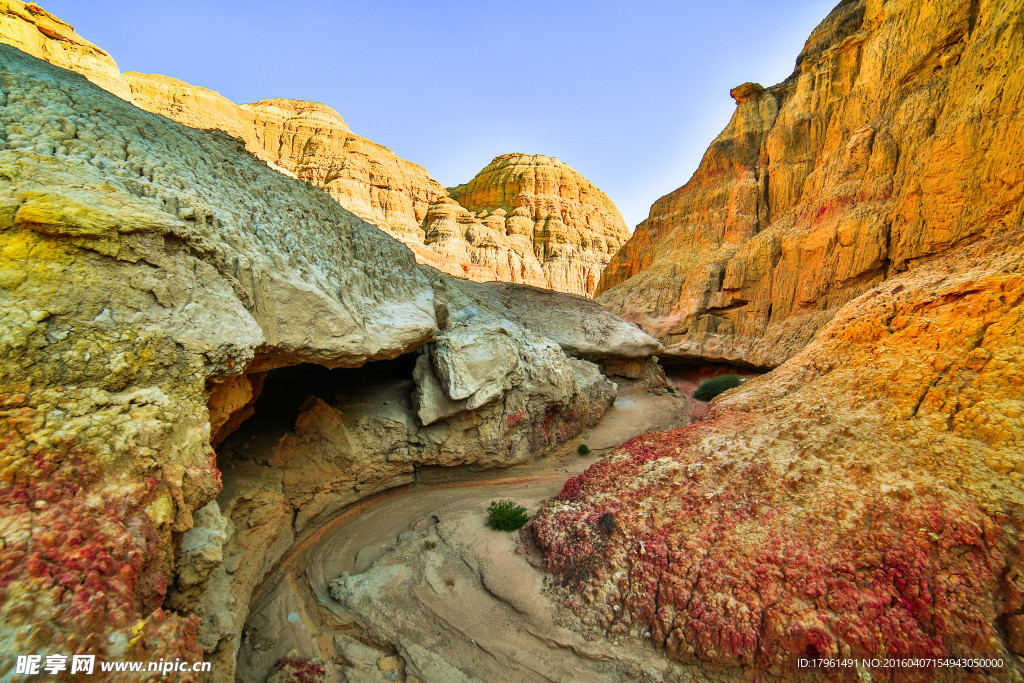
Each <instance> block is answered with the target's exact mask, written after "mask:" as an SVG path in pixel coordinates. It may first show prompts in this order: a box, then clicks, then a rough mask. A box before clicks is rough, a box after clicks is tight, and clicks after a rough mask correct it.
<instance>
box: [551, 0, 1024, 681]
mask: <svg viewBox="0 0 1024 683" xmlns="http://www.w3.org/2000/svg"><path fill="white" fill-rule="evenodd" d="M1022 9H1024V6H1022V5H1021V3H1019V2H1013V3H984V2H982V3H969V2H944V1H939V2H923V3H891V2H886V3H882V2H875V1H874V0H866V1H863V2H843V3H841V4H840V5H839V6H838V7H837V8H836V9H835V10H834V11H833V13H832V14H831V15H830V16H829V18H828V19H826V21H825V22H824V23H823V24H822V25H821V26H820V27H819V28H818V29H817V30H816V31H815V33H814V34H813V35H812V36H811V39H810V40H809V41H808V43H807V46H806V47H805V49H804V52H803V54H802V55H801V59H800V61H799V63H798V72H797V74H796V75H794V77H793V78H792V79H791V80H789V81H787V82H786V83H784V84H782V85H780V86H776V87H775V88H771V89H768V90H762V89H760V88H759V87H756V86H753V85H750V84H748V85H747V86H743V87H741V88H738V89H736V90H734V93H733V94H734V96H735V97H736V98H737V100H738V101H739V107H738V109H737V112H736V114H735V115H734V117H733V120H732V122H731V123H730V125H729V128H727V130H726V131H725V132H724V133H723V134H722V135H721V136H719V138H718V139H717V140H716V141H715V142H714V143H713V144H712V147H711V149H710V150H709V151H708V153H707V155H706V156H705V158H704V161H703V162H702V165H701V168H700V170H699V171H698V172H697V173H696V174H695V176H694V178H693V179H692V180H691V181H690V183H689V184H687V185H686V186H684V187H683V188H681V189H680V190H677V191H676V192H675V193H673V194H671V195H669V196H668V197H665V198H663V199H662V200H660V201H659V202H658V204H656V205H655V207H654V209H653V210H652V215H651V218H650V219H649V220H648V221H647V222H646V223H645V224H644V225H643V226H641V229H640V230H638V234H637V236H636V237H634V239H633V240H632V241H631V242H630V243H629V245H627V247H626V248H625V249H624V250H623V251H622V252H620V254H619V256H617V257H616V260H615V261H613V264H612V266H611V267H610V268H609V271H607V272H608V273H609V275H608V278H609V279H608V282H609V283H615V282H616V281H619V280H620V279H621V278H623V277H625V276H626V275H629V274H633V276H632V277H631V278H630V279H626V280H624V281H620V282H619V284H617V285H615V286H612V287H611V288H610V289H608V290H607V291H606V293H605V294H604V295H602V296H601V297H600V298H599V300H600V301H603V302H605V303H607V304H610V305H612V307H613V308H616V307H617V308H619V309H620V310H624V311H628V312H631V313H633V314H634V315H637V316H638V317H641V318H643V319H644V320H645V324H646V325H647V327H648V329H651V330H655V331H657V332H659V333H660V334H661V336H662V337H663V339H665V340H666V341H667V342H669V343H671V344H672V345H673V348H674V350H675V352H676V353H677V354H679V355H695V356H709V357H719V358H727V359H737V360H741V361H745V362H750V363H755V364H764V365H774V364H776V363H782V365H780V366H779V367H778V368H776V369H775V370H774V371H772V372H771V373H768V374H766V375H763V376H762V377H759V378H757V379H754V380H751V381H749V382H747V383H746V384H744V385H742V386H741V387H739V388H736V389H734V390H731V391H730V392H728V393H726V394H724V395H723V396H722V397H721V398H719V399H717V400H716V401H715V402H714V403H712V404H711V408H710V411H709V413H708V414H707V415H706V416H705V417H704V418H703V419H702V420H701V421H700V422H698V423H697V424H694V425H691V426H689V427H685V428H683V429H679V430H674V431H670V432H664V433H661V434H649V435H643V436H640V437H637V438H635V439H633V440H631V441H630V442H627V443H626V444H624V445H623V446H622V447H621V448H620V449H619V451H618V453H616V454H615V455H613V456H612V457H611V458H609V459H607V460H605V461H603V462H601V463H599V464H597V465H595V466H593V467H592V468H591V469H590V470H588V471H587V472H586V473H584V474H583V475H581V476H579V477H577V478H574V479H571V480H569V482H568V483H567V484H566V485H565V487H564V488H563V490H562V492H561V494H560V496H559V497H558V499H556V500H554V501H551V502H549V503H548V504H547V506H546V508H545V510H543V511H542V513H541V514H540V515H539V516H538V517H537V518H536V519H535V521H534V522H533V527H532V539H533V540H535V541H536V543H537V545H538V546H539V548H540V549H541V553H542V557H543V562H544V565H545V566H546V567H547V568H548V569H549V570H550V571H551V572H553V573H554V574H555V585H556V586H557V587H558V590H559V591H561V593H562V597H563V599H564V601H565V604H566V606H567V607H568V608H569V609H570V610H571V611H572V612H573V613H574V614H575V615H576V617H577V618H578V619H579V625H580V627H581V628H583V629H584V630H585V631H586V632H588V633H590V634H591V635H593V636H595V637H598V636H606V637H610V638H612V639H615V640H617V641H619V640H626V641H628V640H629V639H630V638H636V639H644V640H649V641H650V642H652V643H654V644H655V645H656V646H657V647H659V648H664V651H665V652H666V654H667V655H668V656H669V657H672V658H674V659H677V660H680V661H683V662H688V663H693V664H696V665H699V666H701V667H702V669H703V670H704V671H705V672H706V673H707V675H709V676H714V677H722V678H729V677H736V678H749V677H751V676H753V677H755V678H758V677H768V678H778V679H783V680H785V679H790V678H793V677H802V676H805V675H807V671H806V670H802V669H801V668H800V666H799V664H798V659H799V658H801V657H802V658H805V659H815V658H825V659H829V658H843V657H862V656H865V655H870V656H872V657H886V658H903V657H906V658H914V657H972V656H977V655H987V656H991V657H992V659H991V660H989V661H988V663H976V664H975V665H974V668H973V670H972V672H971V675H975V676H980V677H991V678H996V679H1000V680H1020V678H1021V676H1022V671H1024V619H1022V617H1021V613H1022V608H1024V581H1022V580H1021V578H1022V577H1024V554H1022V549H1024V543H1022V539H1021V537H1020V529H1021V528H1022V524H1024V497H1022V493H1021V492H1022V488H1021V483H1022V481H1024V355H1022V349H1024V273H1022V270H1021V269H1022V263H1024V250H1022V247H1021V244H1022V239H1024V229H1022V219H1024V203H1022V197H1024V160H1022V155H1021V149H1022V147H1021V145H1020V141H1021V139H1022V135H1024V122H1022V119H1021V117H1020V112H1021V111H1022V110H1024V91H1022V87H1021V84H1022V79H1021V78H1020V73H1021V72H1020V69H1019V65H1020V64H1021V63H1022V61H1024V22H1022V21H1021V17H1022ZM641 290H642V291H641ZM646 296H652V298H651V299H650V301H648V300H647V299H646V298H645V297H646ZM812 338H813V339H812ZM807 340H811V341H810V342H809V343H808V341H807ZM787 358H788V359H789V360H786V359H787ZM913 667H915V668H912V669H909V670H908V669H902V670H899V671H895V670H891V669H885V668H881V667H872V666H870V665H866V664H863V663H862V664H861V665H860V666H859V669H858V671H857V672H856V675H857V677H865V676H868V677H872V678H873V679H875V680H877V679H882V680H904V679H905V678H906V679H912V677H914V676H916V677H918V678H920V679H921V680H933V679H939V680H944V679H945V678H946V677H948V678H950V679H957V678H958V677H959V675H960V674H961V671H960V670H959V669H951V668H949V667H946V666H935V665H933V666H930V667H928V668H924V669H922V668H921V667H920V665H919V664H918V665H913ZM819 673H820V674H821V675H825V676H827V677H828V676H835V677H837V678H838V677H842V676H846V675H850V674H851V672H849V671H845V670H840V669H832V670H830V671H821V672H817V671H816V672H815V673H814V675H815V676H816V675H818V674H819Z"/></svg>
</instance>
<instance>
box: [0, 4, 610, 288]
mask: <svg viewBox="0 0 1024 683" xmlns="http://www.w3.org/2000/svg"><path fill="white" fill-rule="evenodd" d="M0 41H2V42H4V43H7V44H10V45H14V46H15V47H17V48H19V49H21V50H23V51H25V52H27V53H29V54H31V55H33V56H35V57H39V58H41V59H45V60H47V61H49V62H51V63H53V64H56V65H57V66H60V67H63V68H66V69H71V70H72V71H77V72H79V73H82V74H83V75H85V76H86V77H87V78H89V80H91V81H92V82H94V83H96V84H97V85H99V86H100V87H102V88H105V89H107V90H109V91H110V92H113V93H114V94H116V95H118V96H119V97H121V98H122V99H125V100H128V101H129V102H132V103H133V104H135V105H136V106H138V107H141V108H142V109H146V110H147V111H151V112H155V113H158V114H161V115H163V116H166V117H168V118H170V119H174V120H175V121H178V122H179V123H183V124H185V125H187V126H192V127H194V128H216V129H218V130H223V131H224V132H226V133H228V134H229V135H232V136H234V137H237V138H239V139H241V140H242V141H243V142H244V143H245V147H246V149H248V150H249V151H250V152H251V153H253V154H255V155H256V156H258V157H259V158H260V159H263V160H264V161H265V162H267V164H269V165H270V166H271V167H272V168H274V169H275V170H278V171H281V172H282V173H285V174H286V175H291V176H293V177H297V178H300V179H302V180H305V181H308V182H310V183H312V184H313V185H315V186H317V187H321V188H323V189H324V190H326V191H327V193H328V194H329V195H330V196H331V197H333V198H334V199H335V200H336V201H337V202H338V203H339V204H341V205H342V206H343V207H345V208H346V209H348V210H349V211H351V212H352V213H354V214H356V215H357V216H359V217H360V218H362V219H364V220H366V221H369V222H370V223H373V224H374V225H376V226H378V227H380V228H382V229H383V230H384V231H386V232H387V233H388V234H390V235H392V236H393V237H396V238H398V239H399V240H401V241H402V242H404V243H405V244H406V245H408V246H409V247H410V248H411V249H412V250H413V251H414V252H415V253H416V258H417V260H418V261H419V262H420V263H423V264H426V265H429V266H432V267H434V268H436V269H438V270H441V271H442V272H446V273H448V274H450V275H455V276H457V277H461V278H465V279H469V280H474V281H478V282H485V281H490V280H501V281H504V282H516V283H524V284H530V285H535V286H539V287H545V288H547V289H554V290H556V291H562V292H570V293H573V294H583V295H586V296H592V295H593V294H594V291H595V289H596V287H597V282H598V280H599V279H600V275H601V271H602V269H603V268H604V266H605V264H607V262H608V259H609V258H610V257H611V254H613V253H614V252H615V250H616V249H618V247H619V246H620V245H621V244H622V243H623V242H624V241H625V239H626V238H627V237H628V234H629V233H628V230H627V229H626V226H625V223H624V222H623V220H622V216H621V215H620V214H619V212H618V210H617V209H616V208H615V205H614V204H612V202H611V200H609V199H608V197H607V196H605V194H604V193H603V192H601V191H600V190H598V189H597V188H596V187H594V186H593V185H592V184H591V183H590V182H589V181H587V180H586V179H585V178H583V177H582V176H580V175H579V174H578V173H576V172H575V171H573V170H572V169H571V168H569V167H568V166H567V165H565V164H563V163H562V162H560V161H558V160H556V159H552V158H550V157H540V156H529V155H523V154H513V155H505V156H503V157H498V158H497V159H495V160H494V162H492V163H491V165H489V166H488V167H487V168H485V169H484V170H483V171H482V172H481V173H480V174H479V175H478V176H477V177H476V178H474V179H473V180H472V181H471V182H470V183H469V184H468V185H465V186H460V189H461V188H468V189H469V194H468V195H467V199H468V200H469V201H470V202H471V205H469V206H463V205H460V204H459V202H458V201H456V200H455V199H453V198H452V197H450V196H449V194H448V191H447V190H446V189H445V188H444V187H442V186H441V184H440V183H438V182H437V181H436V180H435V179H434V178H432V177H431V176H430V174H429V173H428V172H427V170H426V169H425V168H423V167H422V166H419V165H418V164H414V163H412V162H410V161H407V160H405V159H402V158H401V157H399V156H398V155H397V154H395V153H394V152H392V151H391V150H390V149H388V148H387V147H384V146H383V145H380V144H377V143H375V142H373V141H371V140H368V139H366V138H364V137H361V136H359V135H356V134H355V133H353V132H352V131H350V130H349V128H348V126H347V125H346V124H345V121H344V120H343V119H342V117H341V116H340V115H339V114H338V113H337V112H336V111H334V110H333V109H331V108H330V107H328V106H326V105H323V104H319V103H317V102H306V101H300V100H289V99H271V100H263V101H260V102H255V103H252V104H243V105H237V104H235V103H234V102H232V101H231V100H229V99H227V98H226V97H223V96H222V95H220V94H219V93H217V92H214V91H212V90H208V89H206V88H202V87H199V86H194V85H191V84H189V83H186V82H184V81H179V80H177V79H174V78H169V77H167V76H161V75H154V74H141V73H134V72H129V73H126V74H123V75H122V74H120V73H119V72H118V69H117V64H115V63H114V60H113V59H112V58H111V57H110V56H109V55H108V54H107V53H106V52H104V51H103V50H101V49H100V48H98V47H96V46H95V45H92V44H91V43H89V42H87V41H85V40H84V39H83V38H81V37H80V36H78V35H77V34H76V33H75V32H74V29H73V28H72V27H71V26H70V25H68V24H66V23H64V22H62V21H61V20H59V19H57V18H56V17H53V16H52V15H50V14H48V13H47V12H45V11H43V10H42V9H40V8H39V7H37V6H35V5H26V4H24V3H22V2H20V1H19V0H0ZM503 184H506V185H507V187H503ZM517 211H518V213H516V212H517ZM510 214H511V216H510ZM506 217H509V219H508V220H507V221H506V220H505V219H506ZM524 219H525V220H524Z"/></svg>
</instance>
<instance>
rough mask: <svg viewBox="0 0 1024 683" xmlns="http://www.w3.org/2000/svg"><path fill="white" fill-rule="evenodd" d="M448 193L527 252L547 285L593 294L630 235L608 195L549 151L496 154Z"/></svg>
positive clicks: (524, 252) (493, 229)
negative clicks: (548, 152)
mask: <svg viewBox="0 0 1024 683" xmlns="http://www.w3.org/2000/svg"><path fill="white" fill-rule="evenodd" d="M451 194H452V197H453V198H454V199H456V200H457V201H458V202H459V203H460V204H462V206H464V207H465V208H466V209H468V210H469V211H471V212H472V213H473V214H474V215H475V216H476V217H477V218H478V219H480V220H481V222H482V223H483V224H484V226H486V228H488V229H490V230H492V231H495V232H497V234H498V235H499V236H502V237H507V238H508V240H509V241H510V242H511V244H513V245H514V246H516V247H518V248H517V249H515V251H516V252H517V253H518V254H522V255H523V257H524V258H528V256H529V255H531V254H532V255H533V257H534V258H535V259H536V262H537V265H538V266H539V268H540V270H541V272H542V273H543V278H544V280H545V281H546V282H547V286H548V287H549V288H551V289H556V290H559V291H563V292H572V293H574V294H583V295H587V296H591V295H593V293H594V291H595V289H596V287H597V282H598V280H599V279H600V275H601V272H602V271H603V270H604V268H605V266H606V265H607V263H608V261H609V259H610V258H611V256H612V254H614V253H615V252H616V251H618V249H619V247H620V246H622V244H623V243H624V242H625V241H626V239H627V238H628V237H629V231H628V229H627V228H626V224H625V222H624V221H623V220H622V216H621V214H619V211H618V209H616V208H615V205H614V204H613V203H612V202H611V200H610V199H608V196H607V195H605V193H604V192H601V190H599V189H597V188H596V187H594V185H593V184H592V183H591V182H590V181H588V180H587V179H586V178H584V177H583V176H581V175H580V174H579V173H577V172H576V171H574V170H573V169H572V168H570V167H569V166H568V165H567V164H565V163H563V162H561V161H559V160H558V159H555V158H553V157H546V156H541V155H530V154H505V155H502V156H499V157H497V158H495V159H494V161H492V162H491V163H490V164H488V165H487V167H486V168H484V169H483V170H482V171H480V173H478V174H477V175H476V177H475V178H473V179H472V180H471V181H469V182H468V183H466V184H465V185H459V186H458V187H454V188H451ZM512 265H513V264H510V266H512ZM500 279H506V278H500ZM530 284H536V283H530Z"/></svg>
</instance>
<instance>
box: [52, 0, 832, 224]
mask: <svg viewBox="0 0 1024 683" xmlns="http://www.w3.org/2000/svg"><path fill="white" fill-rule="evenodd" d="M837 3H838V0H785V1H784V2H771V1H767V0H761V1H760V2H758V1H756V0H712V1H710V2H709V1H708V0H700V1H695V0H667V1H653V0H651V1H645V0H635V1H634V2H625V1H619V2H610V1H604V0H591V1H589V2H582V1H579V0H576V1H572V2H569V1H561V0H541V1H535V0H521V1H517V2H487V0H457V1H451V2H448V1H446V0H433V1H431V2H424V1H423V0H390V1H388V0H361V1H360V2H348V1H338V2H330V1H328V0H300V1H299V2H287V1H280V0H278V1H276V2H264V1H262V0H247V1H245V2H241V1H235V0H226V1H223V2H219V1H217V0H208V1H206V2H198V1H195V0H132V1H131V2H128V1H122V0H103V1H99V0H96V1H87V2H83V1H82V0H40V1H39V4H40V5H41V6H42V7H43V8H45V9H47V10H49V11H50V12H52V13H53V14H55V15H57V16H58V17H60V18H62V19H64V20H65V21H67V22H69V23H71V24H72V25H74V26H75V28H76V30H77V31H78V33H79V34H80V35H81V36H83V37H84V38H86V39H87V40H90V41H92V42H93V43H96V44H97V45H99V46H100V47H102V48H104V49H105V50H107V51H108V52H109V53H110V54H111V55H112V56H113V57H114V58H115V59H116V60H117V62H118V66H119V67H120V68H121V70H122V71H141V72H145V73H160V74H165V75H167V76H173V77H175V78H179V79H181V80H184V81H188V82H189V83H193V84H195V85H201V86H204V87H207V88H210V89H212V90H217V91H219V92H220V93H221V94H223V95H225V96H226V97H228V98H230V99H231V100H233V101H235V102H238V103H242V102H252V101H255V100H260V99H267V98H271V97H290V98H295V99H307V100H315V101H318V102H324V103H326V104H328V105H330V106H332V107H334V108H335V109H337V110H338V111H339V112H340V113H341V115H342V116H343V117H344V118H345V120H346V121H347V122H348V124H349V127H350V128H351V129H352V130H353V131H354V132H355V133H358V134H360V135H363V136H365V137H368V138H370V139H371V140H373V141H375V142H378V143H380V144H383V145H385V146H387V147H390V148H391V149H393V150H394V151H395V152H396V153H397V154H399V155H400V156H402V157H405V158H406V159H409V160H410V161H414V162H416V163H418V164H421V165H423V166H425V167H426V168H427V170H428V171H430V173H431V175H433V176H434V177H435V178H437V180H439V181H440V182H441V183H442V184H444V185H447V186H451V185H456V184H458V183H462V182H466V181H467V180H469V179H470V178H472V177H473V176H474V175H475V174H476V173H477V171H479V170H480V169H481V168H483V167H484V166H485V165H486V164H487V163H488V162H489V161H490V160H491V159H492V158H494V157H495V156H497V155H499V154H504V153H507V152H525V153H530V154H547V155H549V156H554V157H558V158H559V159H561V160H562V161H564V162H566V163H567V164H569V165H570V166H572V167H573V168H575V169H576V170H577V171H579V172H580V173H582V174H583V175H584V176H586V177H587V178H589V179H590V180H591V181H592V182H593V183H594V184H595V185H597V186H598V187H599V188H601V189H602V190H604V191H605V192H606V193H608V195H609V196H610V197H611V198H612V200H613V201H614V202H615V203H616V205H617V206H618V207H619V210H620V211H622V214H623V216H625V218H626V223H627V224H628V225H629V226H630V228H632V227H633V226H634V225H635V224H636V223H638V222H640V221H641V220H643V219H644V218H646V217H647V213H648V211H649V209H650V205H651V203H653V202H654V200H656V199H657V198H658V197H660V196H662V195H664V194H666V193H668V192H671V191H672V190H674V189H675V188H677V187H679V186H680V185H682V184H683V183H685V182H686V181H687V180H688V179H689V177H690V175H691V174H692V173H693V171H694V170H695V169H696V167H697V164H698V163H699V162H700V158H701V155H702V154H703V153H704V150H705V149H706V148H707V147H708V145H709V143H710V142H711V141H712V140H713V139H714V137H715V136H716V135H717V134H718V133H719V131H721V129H722V128H723V127H724V126H725V124H726V123H727V122H728V120H729V117H730V116H731V114H732V111H733V109H734V106H735V105H734V103H733V101H732V99H731V98H730V97H729V89H730V88H732V87H733V86H736V85H739V84H740V83H744V82H746V81H755V82H759V83H761V84H762V85H765V86H768V85H771V84H774V83H777V82H779V81H781V80H783V79H785V78H786V77H787V76H788V75H789V74H790V73H791V72H792V71H793V66H794V63H795V60H796V56H797V54H798V53H799V52H800V49H801V48H802V47H803V43H804V40H806V38H807V36H808V35H809V34H810V32H811V30H812V29H813V28H814V27H815V26H816V25H817V24H818V23H819V22H820V21H821V20H822V19H824V18H825V16H826V15H827V14H828V13H829V11H831V9H832V8H833V7H834V6H835V5H836V4H837Z"/></svg>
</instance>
